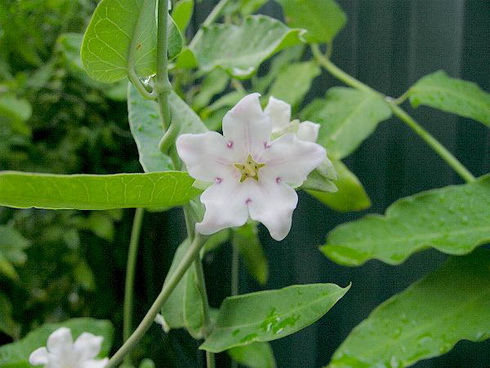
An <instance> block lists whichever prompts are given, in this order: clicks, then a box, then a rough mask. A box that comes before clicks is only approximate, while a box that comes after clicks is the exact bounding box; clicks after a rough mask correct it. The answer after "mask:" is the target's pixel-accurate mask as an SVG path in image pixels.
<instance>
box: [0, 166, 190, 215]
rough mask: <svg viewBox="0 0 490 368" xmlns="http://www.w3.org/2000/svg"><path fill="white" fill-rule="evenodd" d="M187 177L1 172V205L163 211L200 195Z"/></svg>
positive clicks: (171, 173) (182, 174)
mask: <svg viewBox="0 0 490 368" xmlns="http://www.w3.org/2000/svg"><path fill="white" fill-rule="evenodd" d="M193 182H194V179H192V178H191V177H190V176H189V175H187V173H184V172H176V171H169V172H163V173H149V174H115V175H50V174H33V173H22V172H15V171H3V172H0V205H2V206H7V207H15V208H29V207H36V208H47V209H70V208H71V209H79V210H105V209H113V208H137V207H143V208H162V207H171V206H178V205H181V204H185V203H187V202H188V201H189V200H191V199H192V198H193V197H195V196H196V195H198V194H199V193H200V191H199V190H197V189H195V188H193V187H192V184H193Z"/></svg>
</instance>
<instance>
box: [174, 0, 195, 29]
mask: <svg viewBox="0 0 490 368" xmlns="http://www.w3.org/2000/svg"><path fill="white" fill-rule="evenodd" d="M193 11H194V0H181V1H179V2H178V3H177V4H175V6H174V8H173V9H172V18H173V20H174V21H175V24H176V25H177V28H178V29H179V30H180V32H181V33H182V34H184V33H185V30H186V29H187V26H188V25H189V22H190V20H191V18H192V13H193Z"/></svg>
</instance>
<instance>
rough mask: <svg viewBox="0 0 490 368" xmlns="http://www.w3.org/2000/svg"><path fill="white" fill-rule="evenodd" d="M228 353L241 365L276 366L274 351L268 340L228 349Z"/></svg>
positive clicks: (255, 366)
mask: <svg viewBox="0 0 490 368" xmlns="http://www.w3.org/2000/svg"><path fill="white" fill-rule="evenodd" d="M228 354H229V355H230V356H231V358H232V359H233V360H234V361H235V362H238V363H240V364H241V365H243V366H245V367H249V368H276V359H275V358H274V352H273V351H272V348H271V346H270V344H269V343H267V342H254V343H251V344H248V345H243V346H237V347H234V348H231V349H230V350H228Z"/></svg>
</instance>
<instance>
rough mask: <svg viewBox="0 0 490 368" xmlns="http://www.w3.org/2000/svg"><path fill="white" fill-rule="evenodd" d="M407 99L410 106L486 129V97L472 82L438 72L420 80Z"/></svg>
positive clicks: (489, 119)
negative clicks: (471, 121) (463, 119)
mask: <svg viewBox="0 0 490 368" xmlns="http://www.w3.org/2000/svg"><path fill="white" fill-rule="evenodd" d="M408 96H409V97H410V103H411V104H412V106H413V107H417V106H419V105H427V106H430V107H434V108H436V109H439V110H443V111H447V112H451V113H453V114H456V115H460V116H464V117H467V118H470V119H474V120H476V121H479V122H480V123H483V124H485V125H488V126H490V94H489V93H487V92H485V91H483V90H482V89H480V87H478V85H477V84H475V83H472V82H467V81H464V80H461V79H456V78H450V77H448V75H447V74H446V73H445V72H444V71H442V70H439V71H437V72H435V73H432V74H429V75H427V76H425V77H423V78H422V79H420V80H419V81H418V82H417V83H415V84H414V85H413V86H412V87H411V88H410V89H409V90H408Z"/></svg>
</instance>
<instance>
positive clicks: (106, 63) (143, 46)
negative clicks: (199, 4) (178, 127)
mask: <svg viewBox="0 0 490 368" xmlns="http://www.w3.org/2000/svg"><path fill="white" fill-rule="evenodd" d="M155 15H156V0H102V1H101V2H100V3H99V5H98V6H97V8H96V9H95V12H94V14H93V16H92V19H91V20H90V23H89V25H88V27H87V31H86V32H85V35H84V38H83V43H82V50H81V57H82V61H83V65H84V66H85V69H86V71H87V73H88V74H89V75H90V76H91V77H92V78H94V79H95V80H98V81H99V82H106V83H113V82H116V81H118V80H120V79H123V78H124V77H126V75H127V74H128V71H129V70H130V69H132V68H134V70H135V72H136V74H137V75H138V76H139V77H148V76H150V75H152V74H155V71H156V63H157V56H156V39H157V25H156V16H155ZM170 20H171V18H170ZM168 39H169V45H168V50H169V57H170V58H174V57H175V56H177V54H178V53H179V52H180V50H181V49H182V35H180V32H179V31H178V29H177V27H176V26H175V24H174V22H173V21H172V20H171V21H170V22H169V35H168Z"/></svg>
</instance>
